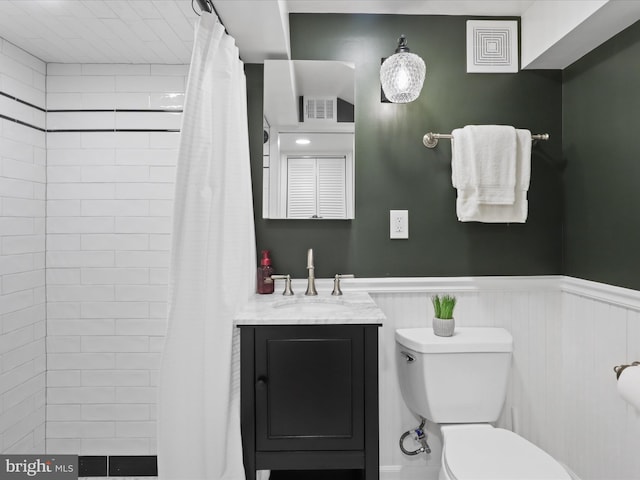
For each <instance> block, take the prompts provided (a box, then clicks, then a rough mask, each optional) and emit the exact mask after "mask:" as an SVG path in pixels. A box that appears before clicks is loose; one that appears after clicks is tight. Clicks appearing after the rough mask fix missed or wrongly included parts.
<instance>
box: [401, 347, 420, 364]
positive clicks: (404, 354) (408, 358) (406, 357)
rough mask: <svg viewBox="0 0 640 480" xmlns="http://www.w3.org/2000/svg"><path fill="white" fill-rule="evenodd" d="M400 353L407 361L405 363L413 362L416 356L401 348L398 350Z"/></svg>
mask: <svg viewBox="0 0 640 480" xmlns="http://www.w3.org/2000/svg"><path fill="white" fill-rule="evenodd" d="M400 355H402V356H403V357H404V359H405V360H406V361H407V363H413V362H415V361H416V357H414V356H413V355H411V354H410V353H409V352H405V351H404V350H402V351H401V352H400Z"/></svg>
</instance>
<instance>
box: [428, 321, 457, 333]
mask: <svg viewBox="0 0 640 480" xmlns="http://www.w3.org/2000/svg"><path fill="white" fill-rule="evenodd" d="M455 328H456V320H455V318H452V319H450V320H449V319H447V320H444V319H442V318H435V317H433V333H435V334H436V335H438V336H439V337H450V336H452V335H453V331H454V330H455Z"/></svg>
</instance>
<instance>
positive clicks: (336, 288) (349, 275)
mask: <svg viewBox="0 0 640 480" xmlns="http://www.w3.org/2000/svg"><path fill="white" fill-rule="evenodd" d="M341 278H355V275H354V274H353V273H336V276H335V277H334V278H333V292H331V295H334V296H337V295H342V290H340V279H341Z"/></svg>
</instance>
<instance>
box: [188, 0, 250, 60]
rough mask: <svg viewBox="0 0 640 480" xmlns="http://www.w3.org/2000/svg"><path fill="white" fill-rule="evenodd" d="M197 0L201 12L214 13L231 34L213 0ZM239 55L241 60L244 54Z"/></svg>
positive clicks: (225, 29) (192, 0)
mask: <svg viewBox="0 0 640 480" xmlns="http://www.w3.org/2000/svg"><path fill="white" fill-rule="evenodd" d="M195 1H196V2H198V6H199V7H200V11H201V12H207V13H214V14H215V16H216V17H218V22H220V25H222V27H223V28H224V32H225V33H226V34H227V35H231V34H230V33H229V30H227V26H226V25H225V24H224V22H223V21H222V18H221V17H220V14H219V13H218V11H217V10H216V7H215V6H214V5H213V0H195ZM193 2H194V0H191V8H193ZM193 11H194V12H195V11H196V9H195V8H193ZM196 14H198V12H196ZM198 15H200V14H198ZM239 57H240V60H242V56H241V55H239Z"/></svg>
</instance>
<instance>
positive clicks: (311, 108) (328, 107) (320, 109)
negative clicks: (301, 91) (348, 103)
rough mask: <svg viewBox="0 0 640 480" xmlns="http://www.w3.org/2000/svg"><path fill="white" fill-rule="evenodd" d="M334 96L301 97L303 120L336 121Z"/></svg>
mask: <svg viewBox="0 0 640 480" xmlns="http://www.w3.org/2000/svg"><path fill="white" fill-rule="evenodd" d="M337 102H338V99H337V98H336V97H303V106H304V108H303V118H302V121H303V122H323V123H336V122H337V112H338V108H337Z"/></svg>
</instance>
